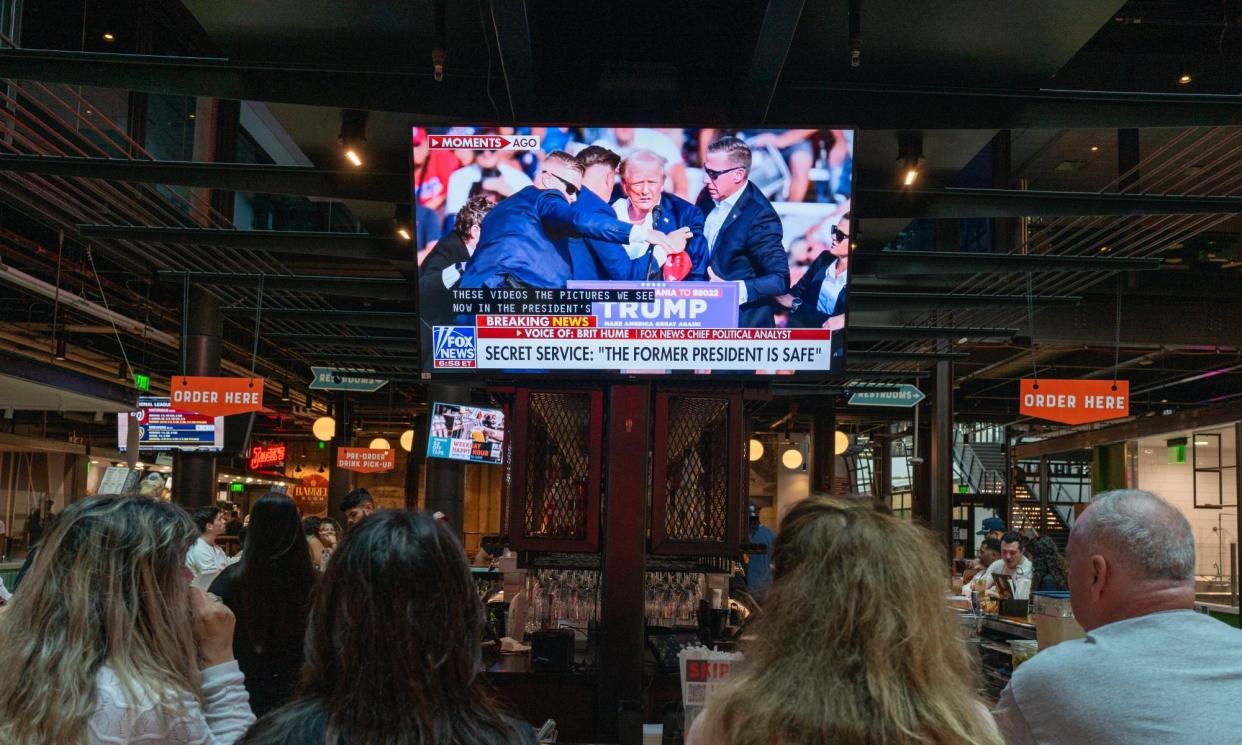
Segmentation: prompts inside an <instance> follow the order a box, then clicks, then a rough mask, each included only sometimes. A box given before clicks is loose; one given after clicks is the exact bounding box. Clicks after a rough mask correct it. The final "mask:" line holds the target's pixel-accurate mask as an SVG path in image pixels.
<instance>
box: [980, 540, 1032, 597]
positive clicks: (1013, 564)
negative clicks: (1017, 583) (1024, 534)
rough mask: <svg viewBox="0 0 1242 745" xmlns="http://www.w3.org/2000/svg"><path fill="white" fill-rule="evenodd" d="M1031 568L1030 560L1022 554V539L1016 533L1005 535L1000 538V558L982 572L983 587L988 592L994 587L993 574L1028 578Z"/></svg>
mask: <svg viewBox="0 0 1242 745" xmlns="http://www.w3.org/2000/svg"><path fill="white" fill-rule="evenodd" d="M1031 568H1032V567H1031V560H1030V559H1028V558H1026V555H1025V554H1024V553H1022V538H1021V537H1020V536H1019V535H1018V534H1017V533H1006V534H1005V535H1003V536H1001V557H1000V558H999V559H997V560H996V561H994V562H992V565H991V566H989V567H988V568H987V569H985V570H984V580H983V587H984V589H987V590H990V589H992V588H993V587H995V586H996V580H995V579H994V578H993V577H992V574H993V573H996V574H1008V575H1009V576H1011V577H1029V576H1031Z"/></svg>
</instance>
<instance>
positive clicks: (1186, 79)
mask: <svg viewBox="0 0 1242 745" xmlns="http://www.w3.org/2000/svg"><path fill="white" fill-rule="evenodd" d="M1192 82H1194V76H1192V75H1191V74H1190V73H1189V72H1188V71H1183V72H1182V74H1181V75H1179V76H1177V84H1178V85H1190V84H1191V83H1192Z"/></svg>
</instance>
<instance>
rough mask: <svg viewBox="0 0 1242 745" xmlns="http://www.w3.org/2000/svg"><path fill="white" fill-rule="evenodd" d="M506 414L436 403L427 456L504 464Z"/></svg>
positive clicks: (494, 410)
mask: <svg viewBox="0 0 1242 745" xmlns="http://www.w3.org/2000/svg"><path fill="white" fill-rule="evenodd" d="M504 444H505V413H504V412H503V411H501V410H500V409H485V408H480V407H478V406H465V405H462V404H446V403H433V404H432V405H431V429H430V430H429V431H428V433H427V457H428V458H449V459H451V460H465V461H470V462H472V463H492V464H495V465H501V464H502V463H504V455H505V453H504Z"/></svg>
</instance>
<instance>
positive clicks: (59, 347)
mask: <svg viewBox="0 0 1242 745" xmlns="http://www.w3.org/2000/svg"><path fill="white" fill-rule="evenodd" d="M68 348H69V344H68V343H66V342H65V339H64V337H61V338H59V339H57V340H56V351H54V352H53V353H52V359H54V360H56V361H57V362H60V361H63V360H64V359H65V353H66V352H67V351H68Z"/></svg>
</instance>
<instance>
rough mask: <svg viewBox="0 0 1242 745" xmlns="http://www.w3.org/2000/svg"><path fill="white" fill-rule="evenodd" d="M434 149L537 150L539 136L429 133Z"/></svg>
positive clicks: (430, 146) (429, 142)
mask: <svg viewBox="0 0 1242 745" xmlns="http://www.w3.org/2000/svg"><path fill="white" fill-rule="evenodd" d="M427 147H429V148H431V149H432V150H536V149H538V148H539V138H538V137H532V136H531V135H428V137H427Z"/></svg>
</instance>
